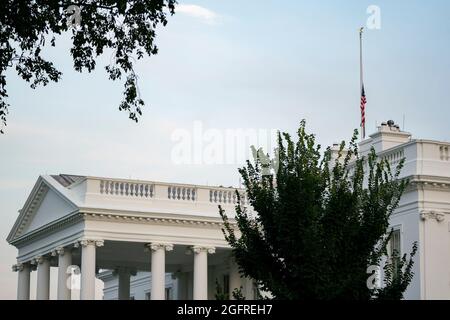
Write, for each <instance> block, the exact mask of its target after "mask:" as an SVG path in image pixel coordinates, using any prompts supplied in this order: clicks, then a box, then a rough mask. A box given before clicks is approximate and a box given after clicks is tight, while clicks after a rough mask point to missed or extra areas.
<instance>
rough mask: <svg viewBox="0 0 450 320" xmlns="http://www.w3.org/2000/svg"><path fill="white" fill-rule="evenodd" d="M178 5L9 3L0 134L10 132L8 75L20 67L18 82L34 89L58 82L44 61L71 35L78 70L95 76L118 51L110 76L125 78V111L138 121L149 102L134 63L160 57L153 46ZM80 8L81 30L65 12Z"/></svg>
mask: <svg viewBox="0 0 450 320" xmlns="http://www.w3.org/2000/svg"><path fill="white" fill-rule="evenodd" d="M175 4H176V0H79V1H64V0H4V1H2V3H1V6H0V122H1V123H2V126H1V127H0V133H3V128H2V127H3V126H6V115H7V114H8V107H9V105H8V103H7V102H6V98H7V97H8V95H7V91H6V78H5V73H6V70H7V69H8V68H9V67H12V66H15V69H16V71H17V73H18V75H19V76H21V77H22V78H23V79H24V80H25V81H27V82H30V85H31V87H32V88H33V89H34V88H36V87H37V86H38V85H44V86H45V85H47V84H48V82H49V81H54V82H56V81H58V80H59V79H60V78H61V72H59V71H58V70H57V69H56V68H55V66H54V64H53V63H52V62H51V61H47V60H45V59H44V58H43V57H42V56H41V51H42V48H44V47H45V45H46V41H48V40H49V44H50V46H55V43H56V40H55V36H54V35H57V34H61V33H64V32H71V33H72V42H73V46H72V48H71V50H70V53H71V55H72V58H73V62H74V68H75V70H77V71H79V72H82V71H83V70H87V71H88V72H91V71H92V70H94V69H95V67H96V62H95V61H96V58H97V56H99V55H101V54H102V53H103V52H104V51H105V50H106V49H112V50H113V52H114V53H113V59H112V61H111V63H110V65H109V66H107V67H106V71H107V72H108V74H109V78H110V79H111V80H117V79H120V78H121V75H122V74H125V75H126V82H125V91H124V100H123V101H122V103H121V104H120V106H119V109H120V110H124V111H127V112H128V113H129V117H130V118H131V119H132V120H134V121H137V120H138V118H139V116H140V115H141V114H142V107H143V106H144V101H143V100H142V99H141V98H140V95H139V90H138V89H137V76H136V75H135V73H134V70H133V61H134V60H135V59H141V58H143V57H144V56H145V54H147V55H148V56H151V55H153V54H156V53H157V52H158V48H157V46H156V45H155V43H154V39H155V36H156V34H155V28H156V27H157V26H158V25H159V24H162V25H164V26H165V25H166V24H167V15H168V14H173V13H174V10H175ZM71 5H76V6H78V7H79V8H80V9H81V10H80V14H81V21H80V24H79V25H78V26H73V27H72V26H70V25H68V24H67V20H71V19H69V18H70V16H71V14H70V13H66V9H67V8H68V7H69V6H71Z"/></svg>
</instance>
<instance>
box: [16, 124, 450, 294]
mask: <svg viewBox="0 0 450 320" xmlns="http://www.w3.org/2000/svg"><path fill="white" fill-rule="evenodd" d="M372 146H373V147H374V148H375V150H376V152H377V154H378V155H379V156H380V157H383V158H387V159H388V160H389V161H390V163H391V164H392V165H395V164H396V163H398V161H400V159H401V158H403V157H405V158H406V162H405V166H404V168H403V170H402V177H404V178H408V179H409V180H410V184H409V186H408V189H407V190H406V191H405V193H404V195H403V197H402V199H401V202H400V205H399V208H398V209H397V210H396V212H395V214H394V215H393V216H392V218H391V226H392V227H393V228H394V229H395V230H397V231H396V233H395V243H394V244H393V245H394V246H396V247H398V249H399V250H400V252H401V253H405V252H406V253H408V252H410V250H411V247H412V244H413V242H414V241H417V242H418V244H419V251H418V254H417V256H416V258H415V266H414V272H415V276H414V278H413V280H412V283H411V285H410V286H409V288H408V290H407V292H406V296H405V298H406V299H450V143H447V142H439V141H430V140H415V139H412V138H411V135H410V134H409V133H406V132H402V131H400V130H399V128H398V126H395V124H393V123H392V122H389V124H385V123H383V124H382V125H381V126H380V127H379V130H378V132H376V133H375V134H373V135H371V136H370V138H368V139H366V140H364V141H362V142H361V143H360V152H361V154H362V155H366V154H367V153H368V152H369V150H370V148H371V147H372ZM334 150H335V148H334ZM238 191H239V192H240V193H241V194H242V199H243V200H242V201H243V203H244V204H245V205H246V204H247V203H246V198H245V191H244V190H238ZM236 201H237V198H236V195H235V189H234V188H223V187H208V186H199V185H184V184H171V183H158V182H150V181H138V180H124V179H110V178H99V177H87V176H74V175H53V176H40V177H39V178H38V180H37V182H36V184H35V186H34V188H33V190H32V192H31V194H30V195H29V197H28V199H27V201H26V203H25V205H24V207H23V208H22V209H21V210H20V214H19V217H18V219H17V221H16V223H15V224H14V226H13V228H12V230H11V232H10V234H9V236H8V239H7V240H8V242H9V243H10V244H12V245H14V246H15V247H16V248H17V249H18V257H17V263H16V264H15V265H14V266H13V270H14V271H17V273H18V293H17V298H18V299H29V297H30V273H31V272H32V271H35V270H36V272H37V292H36V297H37V299H48V298H49V291H50V285H49V283H50V268H52V267H55V268H58V279H57V282H58V292H57V297H58V299H62V300H63V299H70V298H71V290H70V288H69V287H70V286H68V285H67V282H68V281H69V280H68V279H69V278H70V276H71V274H70V273H68V272H67V271H68V270H69V269H70V268H72V267H71V266H78V267H80V269H81V294H80V297H81V299H94V293H95V285H94V284H95V279H96V277H98V278H100V279H101V280H103V281H104V283H105V288H104V298H105V299H152V300H161V299H194V300H202V299H214V298H215V293H216V284H219V286H220V288H222V290H223V291H224V292H225V293H228V294H229V296H230V297H231V296H232V291H233V290H234V289H236V288H241V292H242V293H243V294H244V296H245V297H246V298H247V299H253V298H254V297H255V294H256V290H255V287H254V283H253V281H251V280H250V279H244V278H241V277H240V275H239V271H238V268H237V265H236V264H235V263H234V262H233V260H232V257H231V249H230V247H229V246H228V244H227V243H226V241H225V239H224V237H223V234H222V231H221V228H222V226H223V224H222V220H221V218H220V216H219V213H218V205H219V204H220V205H222V206H223V207H224V209H225V210H226V212H227V214H228V215H229V217H231V221H232V222H233V219H232V218H233V216H234V206H235V205H236Z"/></svg>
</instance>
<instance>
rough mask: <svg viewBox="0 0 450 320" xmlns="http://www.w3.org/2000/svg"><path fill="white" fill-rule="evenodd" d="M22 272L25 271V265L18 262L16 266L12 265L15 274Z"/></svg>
mask: <svg viewBox="0 0 450 320" xmlns="http://www.w3.org/2000/svg"><path fill="white" fill-rule="evenodd" d="M22 270H23V263H20V262H18V263H16V264H13V265H12V271H13V272H19V271H22Z"/></svg>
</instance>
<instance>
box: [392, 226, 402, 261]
mask: <svg viewBox="0 0 450 320" xmlns="http://www.w3.org/2000/svg"><path fill="white" fill-rule="evenodd" d="M390 247H391V250H390V255H391V257H392V256H393V255H394V253H395V254H396V255H397V256H400V255H401V254H402V251H401V248H400V230H399V229H397V230H394V231H392V235H391V240H390Z"/></svg>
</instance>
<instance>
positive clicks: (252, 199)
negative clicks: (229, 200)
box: [219, 121, 417, 300]
mask: <svg viewBox="0 0 450 320" xmlns="http://www.w3.org/2000/svg"><path fill="white" fill-rule="evenodd" d="M356 137H357V131H355V134H354V136H353V138H352V140H351V141H350V143H349V146H348V148H347V149H345V142H342V143H341V145H340V151H339V155H338V156H337V157H336V158H333V156H332V151H331V149H330V148H328V149H327V150H326V151H325V152H324V153H323V154H322V152H321V147H320V145H317V144H316V142H315V137H314V135H312V134H308V133H307V132H306V130H305V122H304V121H302V122H301V125H300V128H299V130H298V134H297V138H298V141H297V142H294V141H293V140H292V138H291V136H290V135H289V134H287V133H283V134H279V135H278V150H277V156H278V161H276V162H273V161H272V162H267V161H263V162H262V161H261V159H262V158H263V157H260V156H257V157H256V159H255V161H254V163H252V162H250V161H247V165H246V167H244V168H241V169H240V170H239V172H240V174H241V176H242V178H243V181H244V185H245V188H246V192H247V197H248V201H249V205H251V206H252V207H253V209H254V212H253V211H251V210H249V208H248V207H247V206H246V205H245V204H244V203H241V202H239V204H238V205H237V206H236V217H235V222H236V225H234V224H232V223H231V222H230V220H229V219H228V217H227V215H226V213H225V212H224V210H223V209H222V208H220V207H219V209H220V214H221V216H222V218H223V220H224V228H223V232H224V235H225V238H226V240H227V241H228V243H229V244H230V245H231V247H232V248H233V255H234V257H235V259H236V261H237V263H238V264H239V267H240V270H241V273H242V274H243V275H244V276H246V277H250V278H253V279H255V280H256V281H257V284H258V285H259V286H260V287H261V289H262V290H265V291H269V292H270V293H271V294H272V295H273V297H274V298H276V299H322V300H331V299H346V300H370V299H400V298H402V296H403V292H404V291H405V290H406V288H407V286H408V284H409V282H410V281H411V278H412V276H413V272H412V266H413V260H412V257H413V256H414V254H415V252H416V249H417V247H416V245H414V248H413V251H412V253H411V255H410V258H409V259H407V257H406V255H405V256H403V257H402V258H401V259H396V258H395V257H390V258H388V259H387V262H386V266H385V268H384V269H385V272H386V271H387V272H386V278H385V281H384V286H383V287H382V288H377V287H374V288H369V287H370V286H368V285H367V280H368V277H369V274H368V273H367V268H368V266H370V265H380V264H381V262H382V261H383V259H385V257H386V254H387V249H386V248H387V245H388V242H389V239H390V236H391V232H389V218H390V216H391V215H392V213H393V211H394V210H395V209H396V207H397V206H398V203H399V199H400V197H401V195H402V193H403V191H404V189H405V187H406V185H407V181H405V180H403V179H399V174H400V170H401V168H402V166H403V161H401V162H400V163H399V165H398V166H397V168H395V170H392V169H391V168H390V166H389V163H388V162H387V161H386V160H383V159H377V156H376V154H375V151H374V150H373V149H372V151H371V153H370V154H369V155H368V156H367V157H360V156H359V153H358V148H357V144H356ZM274 163H276V164H277V168H275V169H277V170H275V172H274V170H269V169H270V166H272V165H273V164H274ZM272 169H273V168H272ZM268 171H270V172H271V173H270V174H268ZM237 196H238V197H239V193H237ZM394 262H395V263H394ZM394 265H395V266H394ZM394 268H395V272H393V270H394Z"/></svg>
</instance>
